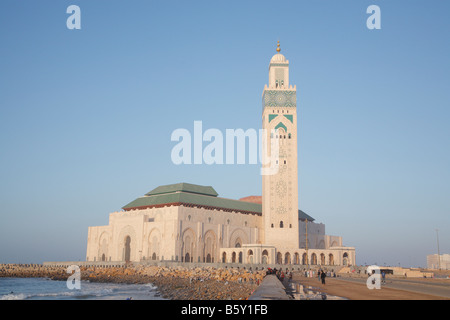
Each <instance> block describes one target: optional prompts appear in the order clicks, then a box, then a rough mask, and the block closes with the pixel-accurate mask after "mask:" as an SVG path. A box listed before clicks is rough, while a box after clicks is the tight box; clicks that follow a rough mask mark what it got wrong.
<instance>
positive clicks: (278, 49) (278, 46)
mask: <svg viewBox="0 0 450 320" xmlns="http://www.w3.org/2000/svg"><path fill="white" fill-rule="evenodd" d="M280 51H281V49H280V41H278V44H277V52H280Z"/></svg>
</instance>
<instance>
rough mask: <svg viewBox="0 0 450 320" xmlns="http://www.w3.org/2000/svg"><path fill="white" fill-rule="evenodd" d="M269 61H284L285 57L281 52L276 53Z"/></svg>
mask: <svg viewBox="0 0 450 320" xmlns="http://www.w3.org/2000/svg"><path fill="white" fill-rule="evenodd" d="M270 62H271V63H272V62H275V63H277V62H286V58H285V57H284V56H283V55H282V54H281V53H277V54H275V55H274V56H273V57H272V59H270Z"/></svg>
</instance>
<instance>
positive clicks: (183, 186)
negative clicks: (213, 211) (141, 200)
mask: <svg viewBox="0 0 450 320" xmlns="http://www.w3.org/2000/svg"><path fill="white" fill-rule="evenodd" d="M173 192H189V193H198V194H203V195H208V196H213V197H217V196H218V195H219V194H218V193H217V192H216V190H214V188H213V187H211V186H199V185H196V184H190V183H176V184H168V185H165V186H159V187H158V188H156V189H153V190H152V191H150V192H148V193H147V194H146V195H147V196H151V195H157V194H163V193H173Z"/></svg>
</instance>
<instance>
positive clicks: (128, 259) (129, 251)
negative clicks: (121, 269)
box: [124, 236, 131, 262]
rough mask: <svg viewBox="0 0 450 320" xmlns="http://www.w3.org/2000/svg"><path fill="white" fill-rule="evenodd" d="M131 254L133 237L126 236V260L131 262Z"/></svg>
mask: <svg viewBox="0 0 450 320" xmlns="http://www.w3.org/2000/svg"><path fill="white" fill-rule="evenodd" d="M130 256H131V238H130V236H126V238H125V259H124V260H125V262H130Z"/></svg>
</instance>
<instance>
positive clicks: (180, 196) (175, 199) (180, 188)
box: [122, 183, 314, 221]
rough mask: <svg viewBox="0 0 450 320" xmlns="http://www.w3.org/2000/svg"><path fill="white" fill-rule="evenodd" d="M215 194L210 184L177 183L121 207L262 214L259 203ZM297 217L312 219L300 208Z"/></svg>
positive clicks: (128, 208)
mask: <svg viewBox="0 0 450 320" xmlns="http://www.w3.org/2000/svg"><path fill="white" fill-rule="evenodd" d="M217 195H218V193H217V192H216V191H215V190H214V189H213V188H212V187H210V186H199V185H195V184H189V183H177V184H171V185H166V186H160V187H158V188H155V189H153V190H152V191H150V192H149V193H147V194H146V195H145V196H143V197H140V198H137V199H136V200H134V201H131V202H130V203H128V204H127V205H125V206H124V207H122V209H124V210H131V209H139V208H142V209H143V208H148V207H157V206H164V205H167V204H173V205H188V206H189V205H193V206H201V207H208V208H216V209H219V210H220V209H222V210H226V211H236V212H243V213H251V214H257V215H261V214H262V205H261V204H260V203H253V202H245V201H240V200H233V199H226V198H220V197H217ZM298 217H299V219H300V220H305V219H308V221H314V219H313V218H312V217H310V216H309V215H307V214H306V213H304V212H303V211H301V210H298Z"/></svg>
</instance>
